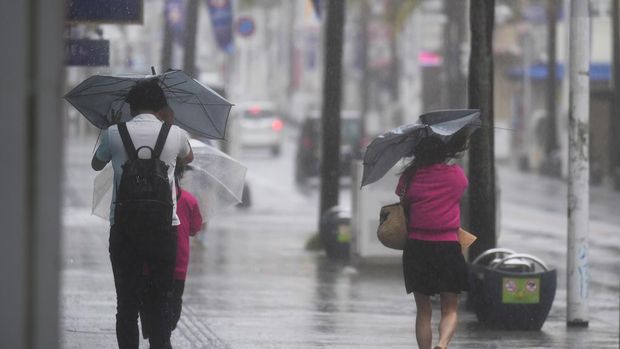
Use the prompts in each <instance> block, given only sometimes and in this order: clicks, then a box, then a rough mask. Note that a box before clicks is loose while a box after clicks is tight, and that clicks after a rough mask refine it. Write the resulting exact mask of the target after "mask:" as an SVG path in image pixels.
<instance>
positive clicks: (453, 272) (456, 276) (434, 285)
mask: <svg viewBox="0 0 620 349" xmlns="http://www.w3.org/2000/svg"><path fill="white" fill-rule="evenodd" d="M403 273H404V276H405V288H406V289H407V293H412V292H419V293H423V294H425V295H429V296H431V295H434V294H437V293H441V292H451V293H460V292H461V291H467V290H469V287H468V283H467V263H466V262H465V258H464V257H463V254H462V253H461V245H460V244H459V243H458V242H456V241H422V240H414V239H409V240H407V243H406V245H405V250H404V251H403Z"/></svg>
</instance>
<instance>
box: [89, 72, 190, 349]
mask: <svg viewBox="0 0 620 349" xmlns="http://www.w3.org/2000/svg"><path fill="white" fill-rule="evenodd" d="M125 101H126V102H127V103H128V104H129V108H130V113H131V115H132V117H133V118H132V120H130V121H129V122H127V123H119V124H118V125H113V126H110V127H109V128H108V129H107V130H106V131H103V133H102V138H101V144H100V145H99V147H98V148H97V150H96V152H95V154H94V156H93V159H92V162H91V166H92V168H93V169H94V170H96V171H100V170H102V169H103V168H104V167H105V165H106V164H107V163H108V162H110V161H112V167H113V170H114V190H113V194H112V203H111V207H110V239H109V243H110V247H109V252H110V261H111V263H112V272H113V274H114V285H115V288H116V338H117V341H118V346H119V348H120V349H126V348H127V349H137V348H138V346H139V332H138V311H139V306H140V287H141V276H142V271H143V265H144V264H145V263H146V265H147V266H148V268H149V271H150V273H151V280H152V281H153V284H152V287H153V288H154V292H153V295H154V297H155V299H154V303H153V304H154V316H153V324H152V326H153V331H152V334H151V336H150V338H149V342H150V347H151V348H152V349H158V348H172V345H171V343H170V334H171V330H172V329H171V327H170V317H171V316H170V306H169V301H170V300H169V297H170V293H171V290H172V284H173V275H174V268H175V258H176V245H177V231H176V227H177V226H178V225H179V218H178V216H177V214H176V208H175V205H176V200H175V198H176V190H175V186H174V184H173V183H174V170H175V166H176V165H177V164H186V163H189V162H191V161H192V160H193V153H192V150H191V148H190V146H189V142H188V138H187V135H186V134H185V132H183V131H181V129H179V128H178V127H176V126H172V125H170V124H166V123H162V122H161V121H159V120H158V116H159V115H158V114H159V113H162V112H163V111H164V110H165V108H166V107H167V105H168V104H167V101H166V97H165V95H164V92H163V90H162V89H161V87H160V86H159V83H158V80H157V79H155V78H154V79H145V80H142V81H140V82H138V83H137V84H136V85H135V86H134V87H133V88H132V89H131V90H130V91H129V93H128V94H127V97H126V100H125ZM154 198H155V199H154Z"/></svg>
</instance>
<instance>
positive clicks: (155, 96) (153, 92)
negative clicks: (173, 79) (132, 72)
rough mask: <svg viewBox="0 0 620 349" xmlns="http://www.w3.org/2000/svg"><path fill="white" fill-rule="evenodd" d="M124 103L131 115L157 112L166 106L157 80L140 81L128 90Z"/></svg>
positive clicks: (166, 102)
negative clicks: (127, 105)
mask: <svg viewBox="0 0 620 349" xmlns="http://www.w3.org/2000/svg"><path fill="white" fill-rule="evenodd" d="M125 102H127V103H128V104H129V109H130V111H131V114H132V115H136V114H138V113H140V112H145V111H151V112H158V111H160V110H161V109H163V108H165V107H167V106H168V101H167V100H166V95H165V94H164V90H162V88H161V86H159V80H158V79H157V78H150V79H144V80H140V81H138V82H137V83H136V85H135V86H134V87H132V88H131V90H129V93H128V94H127V97H126V98H125Z"/></svg>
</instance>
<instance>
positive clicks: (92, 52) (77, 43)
mask: <svg viewBox="0 0 620 349" xmlns="http://www.w3.org/2000/svg"><path fill="white" fill-rule="evenodd" d="M65 65H67V66H89V67H94V66H109V65H110V41H109V40H91V39H69V40H66V41H65Z"/></svg>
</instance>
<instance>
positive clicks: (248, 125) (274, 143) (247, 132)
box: [233, 102, 284, 156]
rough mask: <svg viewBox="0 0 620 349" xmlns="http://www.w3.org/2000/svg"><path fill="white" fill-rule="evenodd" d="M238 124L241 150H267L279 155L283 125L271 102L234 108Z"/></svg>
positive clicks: (254, 103)
mask: <svg viewBox="0 0 620 349" xmlns="http://www.w3.org/2000/svg"><path fill="white" fill-rule="evenodd" d="M233 113H234V114H235V115H234V117H235V118H237V120H238V122H239V145H240V146H241V147H243V148H250V147H252V148H268V149H270V150H271V153H272V154H273V155H274V156H276V155H278V154H280V147H281V145H280V144H281V143H282V128H283V127H284V123H283V121H282V119H281V118H280V117H279V116H278V112H277V110H276V107H275V105H274V104H273V103H271V102H253V103H247V104H242V105H239V106H235V107H234V108H233Z"/></svg>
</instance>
